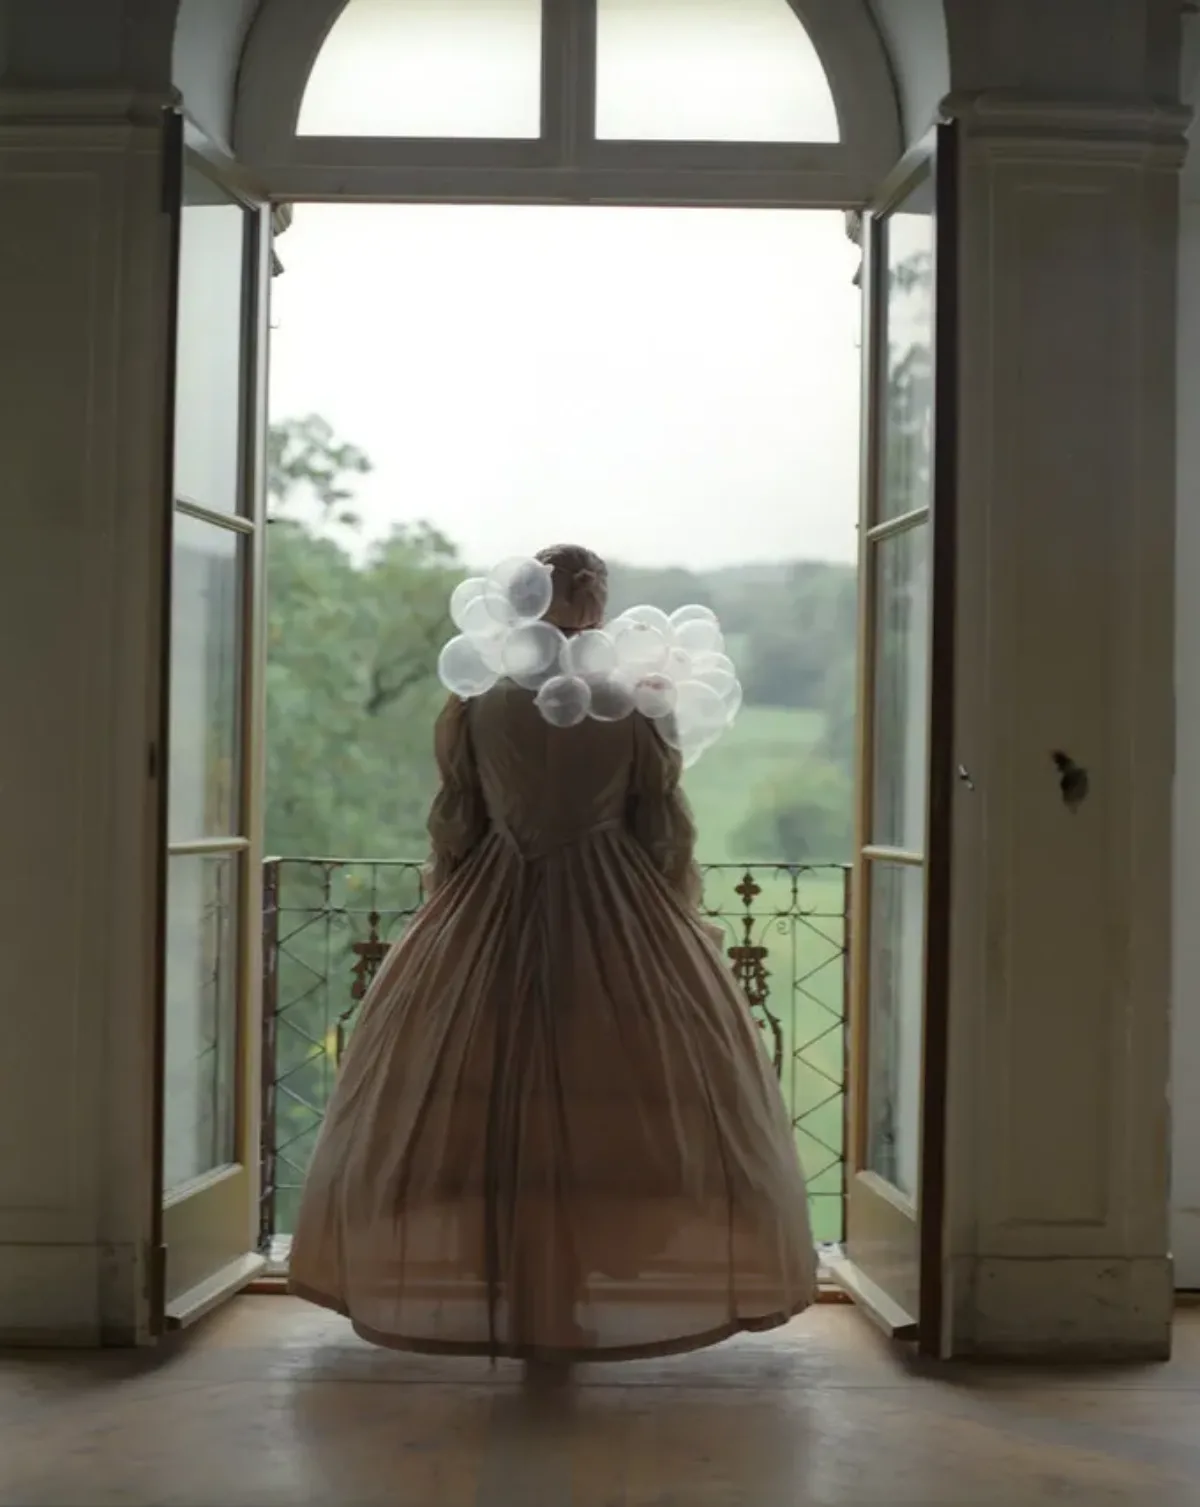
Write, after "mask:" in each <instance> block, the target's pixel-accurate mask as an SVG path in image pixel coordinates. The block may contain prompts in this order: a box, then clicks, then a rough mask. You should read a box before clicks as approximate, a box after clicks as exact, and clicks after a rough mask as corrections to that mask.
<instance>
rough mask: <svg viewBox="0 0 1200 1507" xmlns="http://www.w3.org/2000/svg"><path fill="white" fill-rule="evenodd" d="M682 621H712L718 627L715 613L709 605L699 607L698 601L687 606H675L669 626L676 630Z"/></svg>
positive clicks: (681, 625) (680, 626)
mask: <svg viewBox="0 0 1200 1507" xmlns="http://www.w3.org/2000/svg"><path fill="white" fill-rule="evenodd" d="M684 623H712V624H713V626H714V627H717V628H719V627H720V624H719V623H718V622H717V614H716V613H715V612H714V611H713V610H712V608H711V607H701V606H700V604H699V603H698V602H693V603H692V604H691V605H690V606H687V607H677V608H676V609H675V611H674V612H673V613H672V614H671V627H672V628H674V629H675V630H676V631H678V630H679V629H680V628H682V627H683V625H684Z"/></svg>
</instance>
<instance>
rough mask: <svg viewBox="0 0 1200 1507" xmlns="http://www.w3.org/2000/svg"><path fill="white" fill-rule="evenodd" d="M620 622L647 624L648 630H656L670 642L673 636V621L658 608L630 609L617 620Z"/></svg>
mask: <svg viewBox="0 0 1200 1507" xmlns="http://www.w3.org/2000/svg"><path fill="white" fill-rule="evenodd" d="M617 621H618V622H627V623H645V624H646V626H647V627H648V628H655V629H657V630H658V632H659V633H661V634H662V636H663V637H664V638H665V639H666V640H667V641H668V642H670V639H671V635H672V631H673V630H672V628H671V619H670V618H669V617H668V616H667V614H666V613H665V612H663V611H662V610H661V608H658V607H649V606H642V607H629V608H627V609H626V610H625V611H624V612H623V613H622V614H621V616H620V618H618V619H617Z"/></svg>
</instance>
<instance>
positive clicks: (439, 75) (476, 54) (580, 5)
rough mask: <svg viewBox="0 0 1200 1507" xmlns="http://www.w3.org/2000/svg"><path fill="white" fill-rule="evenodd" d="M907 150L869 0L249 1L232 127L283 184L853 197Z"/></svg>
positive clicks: (445, 193)
mask: <svg viewBox="0 0 1200 1507" xmlns="http://www.w3.org/2000/svg"><path fill="white" fill-rule="evenodd" d="M447 11H452V12H454V13H455V18H456V20H455V27H454V28H451V27H450V26H448V25H447V23H446V19H445V17H446V13H447ZM472 17H473V18H474V22H475V23H476V24H477V25H479V26H480V27H483V26H484V25H485V24H486V25H490V26H491V27H492V31H491V33H490V38H491V40H490V41H489V43H488V45H486V46H481V45H480V41H479V37H476V38H475V39H474V41H475V45H474V46H473V47H472V45H471V44H472V36H471V29H470V28H471V22H472ZM368 25H373V26H375V27H376V28H377V30H376V32H375V33H374V35H375V36H377V37H378V39H379V46H378V48H377V55H376V56H374V57H372V55H371V54H370V52H364V51H363V42H362V35H363V28H364V27H365V26H368ZM655 25H657V26H658V27H659V29H660V36H659V40H660V42H661V40H662V37H663V36H669V38H670V41H671V45H670V46H667V47H663V46H659V47H658V48H657V50H654V48H653V43H654V37H653V35H652V31H651V28H653V27H654V26H655ZM497 28H499V29H498V30H497ZM672 28H674V30H672ZM688 28H690V31H689V30H688ZM705 28H707V30H705ZM356 31H357V36H356ZM702 33H703V35H702ZM481 35H482V33H481ZM693 40H694V41H695V45H691V43H692V42H693ZM389 44H390V48H391V50H389ZM356 46H357V47H358V49H359V50H358V53H357V59H358V61H357V63H355V62H354V57H355V53H354V48H355V47H356ZM459 47H461V49H462V51H461V54H458V55H455V52H454V49H457V48H459ZM439 70H440V72H439ZM455 70H457V73H456V71H455ZM622 80H623V83H624V93H623V94H622ZM351 81H353V82H352V83H351ZM389 86H396V88H393V90H392V92H391V94H390V96H389V93H388V90H389ZM339 88H340V94H339ZM489 89H490V90H491V91H492V96H491V97H492V98H493V104H494V110H493V118H486V111H485V110H483V106H482V104H481V102H482V101H484V99H485V95H486V94H487V91H488V90H489ZM348 90H353V91H356V92H348ZM455 109H457V111H458V113H457V115H456V114H455V113H454V111H455ZM902 145H903V138H902V133H901V127H900V115H899V109H898V105H897V100H896V93H895V88H894V85H893V80H892V74H891V70H890V67H889V64H888V58H887V54H886V51H885V48H884V45H883V43H882V41H881V39H880V36H879V33H878V31H877V30H876V27H875V23H874V21H873V19H872V16H871V14H870V10H869V7H868V3H867V0H745V4H744V5H739V4H738V0H263V3H262V5H261V6H260V8H259V11H258V14H257V16H256V19H255V21H254V23H253V25H252V27H251V29H250V33H249V36H248V38H247V42H246V48H245V52H244V55H243V60H242V68H241V73H240V77H239V81H238V95H237V104H236V112H235V121H234V147H235V150H236V153H237V156H238V158H239V159H240V160H241V161H242V162H243V163H244V164H246V165H247V166H248V167H249V168H250V169H251V170H252V171H254V172H255V174H256V176H257V177H258V178H259V179H260V181H261V182H262V184H263V186H264V187H265V188H266V189H267V190H268V191H269V192H271V193H272V194H273V195H275V196H277V197H280V198H288V199H306V198H354V199H377V200H386V199H410V200H411V199H418V200H419V199H445V200H471V199H489V200H511V201H514V202H519V201H530V202H542V203H554V202H566V203H586V202H600V203H694V204H706V203H738V204H763V205H795V206H822V207H841V208H852V207H855V206H858V205H861V204H862V203H864V202H865V201H866V200H867V199H868V198H869V197H870V195H871V193H872V191H873V190H874V188H875V187H876V186H877V184H878V183H879V182H880V180H881V179H882V178H883V177H884V175H885V174H886V173H887V172H888V170H889V169H890V168H891V167H892V165H893V164H894V163H895V161H896V160H897V159H898V157H899V156H900V154H901V150H902Z"/></svg>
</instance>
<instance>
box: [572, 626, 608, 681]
mask: <svg viewBox="0 0 1200 1507" xmlns="http://www.w3.org/2000/svg"><path fill="white" fill-rule="evenodd" d="M562 667H563V673H564V674H565V675H578V676H580V677H582V678H583V679H585V680H586V679H588V678H590V677H591V676H594V675H611V674H612V673H613V671H614V670H615V669H616V668H617V649H616V645H615V644H614V643H613V641H612V639H611V638H610V637H609V636H608V634H607V633H603V632H601V631H600V629H599V628H589V629H588V630H587V631H586V632H584V633H576V634H573V635H572V636H571V637H570V638H568V639H567V641H566V643H565V644H564V646H563V651H562Z"/></svg>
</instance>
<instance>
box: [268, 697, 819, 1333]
mask: <svg viewBox="0 0 1200 1507" xmlns="http://www.w3.org/2000/svg"><path fill="white" fill-rule="evenodd" d="M436 746H437V756H438V763H439V767H440V770H441V776H442V782H443V783H442V788H441V790H440V791H439V793H438V795H437V798H436V800H435V801H434V805H433V809H432V812H431V815H430V820H429V830H430V835H431V838H432V843H433V859H432V862H431V866H430V871H429V878H430V891H431V893H430V898H429V900H428V903H427V904H426V905H425V906H424V907H423V908H422V909H421V911H420V912H419V913H418V915H417V916H416V918H415V919H414V921H413V923H412V925H411V926H410V927H409V929H408V931H407V932H406V934H405V935H404V937H403V938H402V940H401V941H400V942H399V943H398V944H397V946H396V947H394V948H393V949H392V951H391V953H390V954H389V956H388V958H387V960H386V961H385V963H384V965H383V967H382V968H381V969H380V972H379V974H378V976H377V978H376V980H375V982H374V984H373V986H372V988H371V990H370V992H369V993H368V995H367V997H366V999H365V1000H364V1002H363V1006H362V1011H361V1015H360V1018H359V1022H358V1025H357V1027H356V1029H355V1031H354V1034H353V1036H352V1038H351V1041H350V1044H349V1047H348V1049H347V1052H346V1055H345V1058H344V1060H343V1063H342V1066H341V1070H340V1073H339V1076H338V1081H337V1085H336V1088H335V1090H334V1093H333V1097H332V1100H331V1102H330V1105H329V1110H328V1113H327V1116H326V1119H325V1125H324V1129H323V1131H322V1134H321V1137H320V1140H319V1143H318V1145H317V1148H316V1151H315V1153H314V1156H313V1161H312V1166H311V1168H310V1171H309V1174H308V1181H307V1185H306V1187H305V1191H304V1196H303V1200H302V1205H301V1209H300V1214H299V1219H298V1223H297V1229H296V1234H295V1240H294V1243H293V1246H292V1254H291V1268H290V1271H291V1277H290V1281H291V1288H292V1290H293V1291H294V1292H296V1293H298V1294H299V1295H300V1296H302V1297H304V1298H307V1299H309V1300H310V1301H311V1302H314V1303H319V1304H322V1305H324V1306H326V1307H329V1308H333V1309H336V1310H337V1311H338V1312H340V1313H343V1314H346V1315H348V1316H349V1318H350V1319H351V1320H352V1321H353V1324H354V1327H355V1329H356V1330H357V1331H358V1332H359V1333H360V1334H361V1335H362V1336H363V1337H364V1338H366V1339H368V1340H371V1341H374V1342H375V1343H377V1344H381V1345H391V1346H396V1347H398V1348H404V1349H413V1350H423V1351H434V1352H461V1353H466V1354H485V1355H493V1356H496V1355H504V1356H519V1357H526V1358H529V1357H537V1356H540V1355H547V1354H550V1355H557V1356H560V1357H563V1358H574V1359H580V1360H608V1359H611V1360H618V1359H630V1358H634V1357H638V1356H646V1355H662V1354H668V1353H671V1352H674V1351H682V1350H689V1349H693V1348H698V1347H700V1346H703V1345H706V1344H712V1343H715V1342H716V1341H718V1340H721V1339H724V1338H726V1337H727V1336H729V1335H731V1334H733V1333H735V1332H737V1331H738V1330H742V1329H767V1328H771V1327H773V1326H775V1325H778V1324H781V1323H784V1322H785V1321H786V1320H787V1319H789V1318H790V1317H791V1316H792V1315H793V1314H796V1313H798V1312H799V1311H800V1310H801V1309H802V1308H804V1307H806V1306H807V1304H808V1303H809V1302H810V1301H811V1299H812V1296H813V1293H814V1287H815V1279H816V1258H815V1254H814V1249H813V1242H812V1236H811V1232H810V1228H809V1218H808V1208H807V1201H806V1197H805V1187H804V1179H803V1176H802V1174H801V1171H800V1166H799V1162H798V1160H797V1155H796V1149H795V1144H794V1141H793V1137H792V1132H791V1128H790V1126H789V1123H788V1118H787V1114H786V1111H785V1109H784V1105H783V1101H782V1098H781V1095H780V1092H779V1088H778V1085H777V1083H776V1081H775V1077H774V1074H773V1071H772V1069H771V1065H770V1063H769V1061H768V1059H767V1056H766V1052H765V1050H764V1048H763V1045H762V1042H761V1038H760V1035H759V1032H758V1031H757V1029H756V1028H755V1026H754V1024H753V1021H752V1020H751V1017H750V1015H749V1012H748V1010H747V1007H746V1004H745V1000H744V997H743V996H742V994H741V992H740V990H739V989H738V987H737V985H736V983H735V982H734V980H733V978H732V976H731V975H730V973H729V972H728V970H727V968H726V966H725V963H724V960H723V959H722V956H721V954H720V951H719V950H718V948H717V947H716V945H715V944H714V942H713V941H712V940H710V938H709V936H708V935H707V934H706V932H705V931H704V929H703V927H702V925H701V923H700V920H699V918H698V913H697V909H696V903H697V900H698V891H699V881H698V875H697V871H696V868H695V864H694V861H693V854H692V848H693V840H694V829H693V826H692V821H691V817H690V814H689V812H688V808H687V805H686V802H685V800H684V798H683V796H682V794H681V792H680V790H679V773H680V770H679V760H678V756H677V755H676V754H674V753H673V752H672V751H671V750H670V749H669V748H668V747H667V746H666V745H665V744H664V743H663V742H662V740H661V739H660V737H659V736H658V734H657V732H656V731H655V729H654V726H653V724H652V723H649V722H647V721H646V720H644V719H643V718H642V717H640V716H637V715H634V716H632V717H629V718H627V719H625V720H624V721H620V722H614V723H602V722H596V721H591V720H589V721H587V722H585V723H583V724H581V725H580V726H578V727H574V728H569V729H564V728H553V727H550V726H548V725H547V724H546V723H545V722H544V721H543V720H542V718H541V716H540V714H539V713H538V712H537V710H536V708H535V707H534V706H533V703H532V697H531V696H530V694H529V693H528V692H526V691H522V690H520V689H519V688H517V687H516V686H514V685H512V684H511V683H508V682H502V683H501V684H500V685H499V686H497V687H496V689H494V690H493V691H491V692H489V693H488V694H487V695H486V696H483V697H481V698H479V699H478V700H476V701H472V702H470V703H466V704H464V703H461V702H451V703H450V705H449V706H448V707H447V708H446V711H445V712H444V713H443V715H442V717H441V719H440V720H439V723H438V727H437V734H436Z"/></svg>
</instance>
